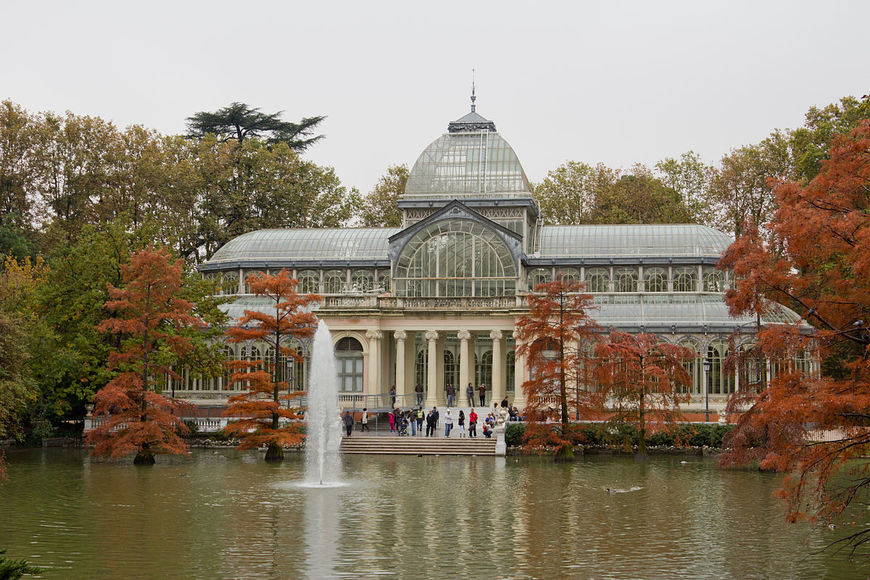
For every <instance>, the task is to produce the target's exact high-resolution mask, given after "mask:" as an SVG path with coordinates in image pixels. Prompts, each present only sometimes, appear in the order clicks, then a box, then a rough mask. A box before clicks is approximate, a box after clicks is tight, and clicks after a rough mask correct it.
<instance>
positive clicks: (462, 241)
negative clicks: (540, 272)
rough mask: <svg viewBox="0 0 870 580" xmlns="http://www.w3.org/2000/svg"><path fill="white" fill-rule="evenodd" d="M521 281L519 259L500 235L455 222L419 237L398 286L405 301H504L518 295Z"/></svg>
mask: <svg viewBox="0 0 870 580" xmlns="http://www.w3.org/2000/svg"><path fill="white" fill-rule="evenodd" d="M516 277H517V270H516V264H515V263H514V260H513V256H512V255H511V253H510V251H509V250H508V247H507V246H506V245H505V244H504V242H503V241H502V240H501V238H499V236H498V235H497V234H496V233H495V232H494V231H492V230H490V229H489V228H486V227H484V226H483V225H481V224H479V223H477V222H474V221H471V220H466V219H455V220H446V221H439V222H437V223H434V224H432V225H430V226H428V227H426V228H424V229H422V230H420V231H419V232H417V233H416V234H414V236H413V237H412V238H411V239H410V240H409V241H408V243H407V244H406V245H405V248H404V250H402V253H401V255H400V256H399V259H398V260H397V262H396V277H395V280H394V283H395V287H396V294H398V295H399V296H504V295H512V294H514V292H515V290H516V288H515V286H516Z"/></svg>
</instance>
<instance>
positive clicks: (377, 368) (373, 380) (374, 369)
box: [366, 329, 389, 403]
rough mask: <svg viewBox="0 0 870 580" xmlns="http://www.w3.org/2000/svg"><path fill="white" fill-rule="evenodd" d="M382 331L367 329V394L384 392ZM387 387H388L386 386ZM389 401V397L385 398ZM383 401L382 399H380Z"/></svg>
mask: <svg viewBox="0 0 870 580" xmlns="http://www.w3.org/2000/svg"><path fill="white" fill-rule="evenodd" d="M382 336H383V333H382V332H381V331H380V330H374V329H372V330H367V331H366V338H367V339H368V341H369V360H368V363H369V368H368V377H369V388H368V392H369V394H381V393H384V392H385V390H384V385H382V384H381V337H382ZM387 389H389V387H388V388H387ZM386 401H387V403H389V399H386ZM381 402H383V401H381Z"/></svg>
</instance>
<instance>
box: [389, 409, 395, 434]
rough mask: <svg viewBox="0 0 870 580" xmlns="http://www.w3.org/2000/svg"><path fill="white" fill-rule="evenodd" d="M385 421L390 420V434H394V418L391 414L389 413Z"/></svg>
mask: <svg viewBox="0 0 870 580" xmlns="http://www.w3.org/2000/svg"><path fill="white" fill-rule="evenodd" d="M387 419H389V420H390V433H395V432H396V416H395V415H393V414H392V413H389V414H388V416H387Z"/></svg>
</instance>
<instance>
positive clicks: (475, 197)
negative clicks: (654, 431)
mask: <svg viewBox="0 0 870 580" xmlns="http://www.w3.org/2000/svg"><path fill="white" fill-rule="evenodd" d="M398 205H399V207H400V209H401V210H402V214H403V224H402V227H401V228H359V229H284V230H262V231H254V232H250V233H247V234H244V235H242V236H239V237H237V238H235V239H233V240H231V241H230V242H229V243H227V244H226V245H225V246H224V247H222V248H221V249H220V250H219V251H218V252H217V253H216V254H215V255H214V256H213V257H212V259H211V260H210V261H209V262H207V263H206V264H204V265H203V266H202V271H203V273H204V275H206V276H210V277H216V278H219V279H220V281H221V288H222V289H223V290H222V291H223V292H224V293H226V294H230V295H233V296H235V297H236V298H235V301H234V302H233V303H231V304H229V305H228V306H227V308H228V312H229V314H230V315H231V316H233V317H235V316H240V315H241V314H242V312H243V310H245V309H256V308H259V307H261V306H263V305H264V302H262V301H260V300H259V299H258V298H257V297H254V296H252V295H250V294H249V293H248V289H247V288H246V284H245V282H244V280H245V277H246V276H247V275H249V274H251V273H254V272H266V271H268V272H277V271H279V270H281V269H284V268H286V269H288V270H291V271H292V272H293V275H294V276H295V277H296V278H298V280H299V284H300V290H301V291H302V292H318V293H320V294H323V295H324V297H325V299H324V303H323V305H322V307H321V308H320V310H319V312H318V314H319V316H321V317H322V318H324V319H325V320H326V321H327V323H328V324H329V327H330V328H331V329H332V332H333V338H334V341H335V348H336V355H337V357H338V360H339V376H340V382H341V384H340V390H341V391H342V393H344V394H345V395H349V394H363V393H365V394H381V395H383V394H385V393H387V392H388V390H389V388H390V386H391V385H395V386H396V390H397V392H398V394H399V396H400V401H401V397H402V395H407V396H408V397H409V398H410V397H411V396H412V394H413V392H414V387H415V385H417V384H420V385H422V386H423V388H424V389H425V393H426V395H425V403H426V404H427V405H428V406H431V405H433V404H436V403H442V404H443V403H444V401H445V398H446V395H445V386H446V385H447V384H448V383H452V384H454V385H456V386H457V389H456V390H457V400H458V402H459V403H465V392H466V391H465V388H464V386H465V385H467V384H468V383H472V384H473V385H474V386H475V387H476V386H477V385H479V384H481V383H484V384H486V385H487V388H488V393H487V397H486V398H487V401H491V400H500V399H501V398H502V397H504V396H505V395H507V396H508V397H509V398H510V399H511V400H512V401H517V403H518V404H519V405H522V392H521V388H520V385H521V384H522V382H523V380H524V379H525V378H526V376H527V370H526V369H525V366H524V363H523V361H522V360H521V358H520V357H518V356H516V355H515V349H516V343H515V340H514V337H513V330H514V324H515V321H516V319H517V317H518V316H520V315H522V314H524V313H525V312H527V307H526V305H525V301H524V296H525V295H526V294H527V293H528V292H529V291H530V289H532V288H534V287H535V285H536V284H538V283H541V282H546V281H549V280H552V279H554V278H555V277H556V276H562V277H564V278H572V279H577V280H581V281H583V282H585V283H586V291H587V292H590V293H592V294H594V296H595V304H596V306H597V310H596V312H595V313H594V317H595V318H596V319H597V320H598V322H599V323H600V324H601V325H602V326H603V327H605V328H613V329H617V330H621V331H626V332H633V333H637V332H654V333H657V334H659V335H660V336H661V337H662V339H663V340H666V341H668V342H673V343H679V344H682V345H685V346H688V347H690V348H692V349H693V350H694V351H695V352H697V353H698V359H697V360H696V361H695V362H694V363H693V364H691V365H690V371H691V375H692V379H693V385H692V395H693V402H692V405H693V406H694V407H696V408H703V406H704V402H705V399H708V400H709V403H710V406H711V408H714V409H715V408H717V407H720V406H721V405H722V404H723V403H724V401H725V400H726V398H727V396H728V395H729V394H731V393H733V392H734V391H736V390H739V389H741V388H746V387H747V385H751V384H758V383H759V381H760V380H761V376H763V373H762V369H761V368H759V367H760V365H758V364H755V363H752V364H746V365H743V366H742V367H740V368H739V370H738V371H737V372H734V371H733V370H728V369H726V368H725V364H724V361H725V358H726V356H727V355H728V348H729V345H728V337H729V336H730V335H732V334H733V333H735V332H737V333H739V334H740V335H741V336H742V337H743V338H742V339H741V340H740V341H738V345H741V348H743V347H744V346H745V344H748V343H749V342H750V341H751V340H752V336H753V333H754V329H755V321H754V320H750V319H734V318H732V317H730V316H729V315H728V312H727V308H726V306H725V304H724V302H723V293H724V291H725V290H726V289H727V288H728V287H729V285H730V283H731V280H730V277H729V275H728V274H726V273H724V272H721V271H718V270H716V268H715V264H716V262H717V260H718V259H719V257H720V255H721V254H722V252H723V251H724V250H725V249H726V248H727V246H728V244H729V243H730V239H729V237H728V236H727V235H726V234H723V233H722V232H719V231H717V230H714V229H712V228H709V227H706V226H703V225H672V224H669V225H604V226H598V225H596V226H548V225H543V224H542V221H541V218H540V214H539V211H538V207H537V204H536V203H535V200H534V199H533V197H532V187H531V184H530V183H529V181H528V179H527V178H526V175H525V173H524V171H523V168H522V166H521V165H520V162H519V159H518V158H517V155H516V154H515V152H514V150H513V149H512V148H511V146H510V145H509V144H508V143H507V141H505V139H504V138H503V137H502V136H501V135H500V134H499V133H498V132H497V131H496V129H495V124H494V123H493V122H492V121H489V120H487V119H484V118H483V117H482V116H481V115H479V114H478V113H477V112H475V110H474V106H473V105H472V111H471V112H470V113H469V114H467V115H465V116H464V117H462V118H461V119H459V120H457V121H454V122H451V123H449V125H448V130H447V133H445V134H444V135H442V136H441V137H439V138H438V139H436V140H435V141H434V142H432V143H431V144H430V145H429V146H428V147H426V149H425V150H424V151H423V152H422V154H421V155H420V156H419V158H418V159H417V162H416V163H415V164H414V166H413V168H412V170H411V172H410V178H409V180H408V183H407V187H406V190H405V193H404V195H403V196H402V197H401V199H400V200H399V202H398ZM796 319H797V316H796V315H795V314H794V313H793V312H792V311H790V310H788V309H786V308H783V307H776V308H773V309H771V312H770V314H769V315H768V316H767V319H766V320H765V322H784V321H793V320H796ZM300 347H301V348H302V349H303V350H304V347H305V345H300ZM227 354H228V356H231V357H235V358H252V359H257V358H262V357H269V358H271V355H270V353H269V352H267V351H265V350H264V349H263V347H261V346H260V345H257V344H248V345H232V346H227ZM705 359H706V360H708V361H709V365H705V364H702V361H704V360H705ZM267 360H268V359H267ZM794 362H796V364H799V365H801V366H802V367H804V368H806V369H808V370H814V368H813V367H814V366H815V363H814V362H813V361H812V359H811V358H810V357H809V356H805V357H799V359H798V360H797V361H793V363H794ZM793 363H790V364H793ZM767 364H768V367H769V368H768V369H766V370H768V371H770V372H768V373H767V374H766V376H768V377H769V376H770V375H771V373H772V372H775V370H776V367H775V366H774V367H770V365H769V363H767ZM705 367H709V370H708V369H707V368H705ZM286 373H287V375H288V377H289V378H290V380H291V381H292V382H293V383H294V384H296V385H300V386H302V387H303V388H304V386H305V385H306V383H307V364H293V363H292V362H287V363H286ZM182 387H183V393H182V394H183V396H188V397H190V398H194V399H214V398H223V397H225V396H226V395H227V390H226V389H227V388H228V387H227V385H226V379H225V378H223V379H216V380H199V379H192V378H187V379H186V380H185V381H184V384H183V385H182ZM705 391H706V396H705ZM386 400H387V399H386V398H383V399H382V401H383V402H386ZM369 406H370V407H372V406H376V405H369Z"/></svg>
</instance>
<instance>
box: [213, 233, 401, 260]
mask: <svg viewBox="0 0 870 580" xmlns="http://www.w3.org/2000/svg"><path fill="white" fill-rule="evenodd" d="M398 231H399V229H398V228H329V229H310V230H302V229H295V230H258V231H255V232H249V233H247V234H243V235H241V236H239V237H237V238H233V239H232V240H230V241H229V242H227V243H226V244H225V245H224V246H223V247H222V248H221V249H219V250H218V251H217V252H215V255H214V256H212V259H211V260H209V264H215V263H219V262H235V261H242V262H243V261H250V260H260V261H262V260H312V259H324V260H328V259H332V260H352V259H355V260H365V259H379V260H385V259H386V258H387V253H388V250H389V246H390V244H389V241H388V239H387V238H389V237H390V236H391V235H393V234H395V233H396V232H398Z"/></svg>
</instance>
